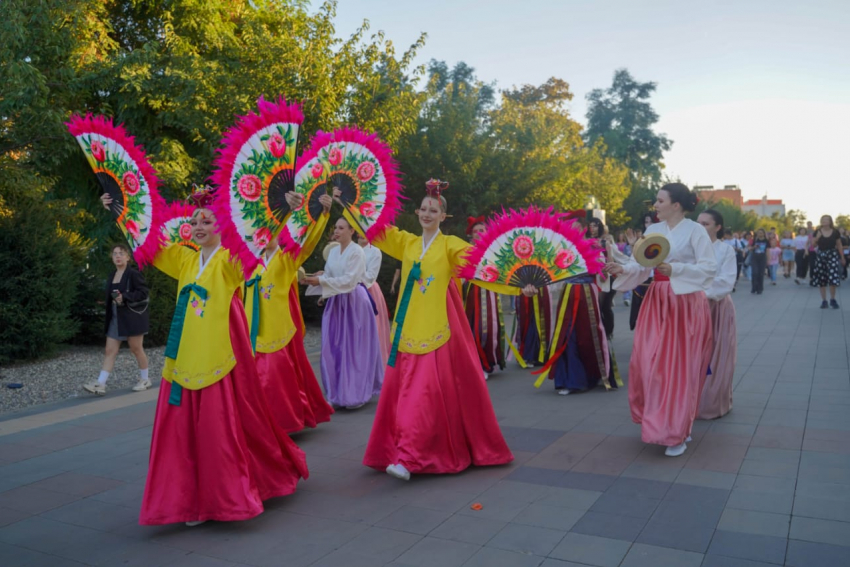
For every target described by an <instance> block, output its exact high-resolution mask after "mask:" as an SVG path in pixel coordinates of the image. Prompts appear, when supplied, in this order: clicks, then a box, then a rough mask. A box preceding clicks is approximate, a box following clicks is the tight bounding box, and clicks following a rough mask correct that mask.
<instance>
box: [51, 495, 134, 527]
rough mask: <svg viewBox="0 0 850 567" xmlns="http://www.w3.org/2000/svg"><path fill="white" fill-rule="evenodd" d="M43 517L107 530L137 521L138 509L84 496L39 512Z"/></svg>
mask: <svg viewBox="0 0 850 567" xmlns="http://www.w3.org/2000/svg"><path fill="white" fill-rule="evenodd" d="M41 516H42V517H44V518H50V519H51V520H57V521H59V522H65V523H66V524H75V525H77V526H83V527H86V528H92V529H96V530H101V531H109V530H113V529H117V528H120V527H121V526H124V525H127V524H135V523H136V522H138V521H139V510H138V509H137V508H127V507H124V506H116V505H115V504H108V503H106V502H100V501H99V500H92V499H91V498H86V499H84V500H77V501H76V502H72V503H70V504H66V505H65V506H62V507H60V508H54V509H52V510H49V511H47V512H44V513H42V514H41Z"/></svg>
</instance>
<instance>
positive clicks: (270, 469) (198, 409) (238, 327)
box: [139, 294, 308, 525]
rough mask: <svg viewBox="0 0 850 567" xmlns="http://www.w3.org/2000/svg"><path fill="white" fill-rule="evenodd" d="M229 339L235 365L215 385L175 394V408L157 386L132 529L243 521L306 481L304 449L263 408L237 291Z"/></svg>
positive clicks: (166, 387)
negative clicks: (179, 396)
mask: <svg viewBox="0 0 850 567" xmlns="http://www.w3.org/2000/svg"><path fill="white" fill-rule="evenodd" d="M230 341H231V344H232V345H233V352H234V354H235V355H236V366H235V367H234V368H233V370H231V371H230V373H229V374H228V375H227V376H225V377H224V378H222V379H221V380H220V381H219V382H216V383H215V384H213V385H211V386H207V387H206V388H203V389H201V390H189V389H183V394H182V400H181V403H180V405H179V406H173V405H170V404H169V403H168V398H169V396H170V395H171V383H170V382H167V381H165V380H163V381H162V384H161V385H160V388H159V399H158V400H157V405H156V417H155V418H154V425H153V438H152V440H151V452H150V460H149V465H148V476H147V480H146V482H145V494H144V497H143V498H142V510H141V513H140V516H139V523H140V524H143V525H153V524H172V523H176V522H193V521H203V520H217V521H223V522H229V521H235V520H247V519H249V518H253V517H254V516H257V515H258V514H260V513H262V512H263V504H262V502H263V500H267V499H269V498H273V497H275V496H285V495H287V494H292V493H293V492H295V487H296V485H297V484H298V481H299V480H300V479H301V478H307V476H308V472H307V460H306V458H305V456H304V452H303V451H301V449H299V448H298V446H297V445H295V443H294V442H293V441H292V440H290V439H289V437H288V436H287V435H286V433H285V432H284V431H283V430H282V429H281V428H280V427H279V426H278V425H277V423H276V422H275V420H274V419H273V417H272V412H271V410H270V408H269V406H268V404H267V403H266V398H265V395H264V392H263V389H262V387H261V386H260V380H259V377H258V376H257V369H256V367H255V365H254V358H253V355H252V353H251V340H250V338H249V331H248V321H247V319H246V317H245V310H244V308H243V307H242V302H241V300H240V298H239V296H238V294H235V295H234V296H233V299H232V301H231V304H230Z"/></svg>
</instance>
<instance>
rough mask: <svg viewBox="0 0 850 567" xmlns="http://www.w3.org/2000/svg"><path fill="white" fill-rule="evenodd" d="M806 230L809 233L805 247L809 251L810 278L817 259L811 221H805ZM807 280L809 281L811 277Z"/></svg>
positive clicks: (813, 273) (813, 272)
mask: <svg viewBox="0 0 850 567" xmlns="http://www.w3.org/2000/svg"><path fill="white" fill-rule="evenodd" d="M806 232H807V233H808V235H809V239H808V245H807V246H806V249H807V250H808V252H809V278H811V277H812V276H814V275H815V262H817V261H818V249H817V246H815V242H814V237H815V229H814V227H813V226H812V221H809V222H807V223H806ZM809 281H811V279H810V280H809Z"/></svg>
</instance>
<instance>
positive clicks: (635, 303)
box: [626, 212, 658, 331]
mask: <svg viewBox="0 0 850 567" xmlns="http://www.w3.org/2000/svg"><path fill="white" fill-rule="evenodd" d="M657 222H658V217H656V216H655V213H653V212H647V213H644V214H643V217H642V219H641V228H640V229H639V232H640V235H641V236H642V235H643V233H644V232H646V229H648V228H649V227H650V226H651V225H653V224H655V223H657ZM626 239H627V240H628V243H629V245H630V246H631V247H632V250H634V247H635V243H637V240H638V239H637V236H636V235H635V233H634V232H633V231H626ZM651 283H652V277H649V278H647V280H646V281H645V282H643V283H642V284H640V285H639V286H637V287H636V288H635V289H634V291H633V292H632V305H631V310H630V311H629V328H630V329H631V330H632V331H634V330H635V326H636V325H637V319H638V315H639V314H640V306H641V304H642V303H643V298H644V296H645V295H646V292H647V291H648V290H649V284H651Z"/></svg>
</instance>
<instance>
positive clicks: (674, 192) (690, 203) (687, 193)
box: [661, 183, 699, 212]
mask: <svg viewBox="0 0 850 567" xmlns="http://www.w3.org/2000/svg"><path fill="white" fill-rule="evenodd" d="M661 190H662V191H666V192H667V194H668V195H670V202H671V203H679V205H681V206H682V210H683V211H685V212H690V211H693V210H694V209H696V208H697V202H698V201H699V199H698V198H697V196H696V193H692V192H691V190H690V189H688V188H687V186H686V185H684V184H682V183H668V184H667V185H665V186H664V187H662V188H661Z"/></svg>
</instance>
